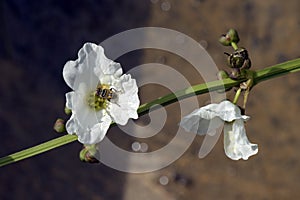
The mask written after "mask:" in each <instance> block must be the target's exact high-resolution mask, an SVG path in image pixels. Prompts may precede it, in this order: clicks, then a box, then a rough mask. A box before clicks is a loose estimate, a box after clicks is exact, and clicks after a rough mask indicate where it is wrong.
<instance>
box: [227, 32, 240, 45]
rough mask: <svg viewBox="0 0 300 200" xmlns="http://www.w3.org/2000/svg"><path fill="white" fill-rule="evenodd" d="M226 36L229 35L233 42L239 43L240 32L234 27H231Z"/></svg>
mask: <svg viewBox="0 0 300 200" xmlns="http://www.w3.org/2000/svg"><path fill="white" fill-rule="evenodd" d="M226 36H228V37H229V38H230V41H231V42H234V43H238V42H239V41H240V38H239V35H238V32H237V31H236V30H235V29H233V28H231V29H229V31H228V32H227V34H226Z"/></svg>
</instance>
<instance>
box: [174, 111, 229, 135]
mask: <svg viewBox="0 0 300 200" xmlns="http://www.w3.org/2000/svg"><path fill="white" fill-rule="evenodd" d="M223 123H224V122H223V121H222V120H221V119H220V118H218V117H216V116H213V115H211V113H210V112H207V110H206V109H203V108H199V109H196V110H194V111H193V112H192V113H191V114H189V115H187V116H185V117H184V118H182V120H181V121H180V123H179V126H181V127H182V128H184V129H185V131H188V132H192V133H197V134H199V135H205V134H209V135H214V134H215V132H216V129H217V128H219V127H220V126H222V124H223Z"/></svg>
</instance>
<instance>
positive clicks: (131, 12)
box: [0, 0, 150, 199]
mask: <svg viewBox="0 0 300 200" xmlns="http://www.w3.org/2000/svg"><path fill="white" fill-rule="evenodd" d="M149 4H150V2H147V3H145V2H144V1H139V0H134V1H132V0H99V1H98V0H89V1H79V0H72V1H58V0H54V1H53V0H43V1H17V0H7V1H1V2H0V24H1V28H0V69H1V72H0V131H1V135H2V138H1V150H0V156H1V157H2V156H6V155H7V154H8V153H14V152H16V151H19V150H22V149H25V148H28V147H30V146H33V145H36V144H39V143H41V142H44V141H47V140H49V139H52V138H55V137H58V136H59V135H57V134H56V133H54V131H53V130H52V126H53V123H54V121H55V120H56V118H57V117H65V118H66V119H67V117H66V116H65V115H64V113H63V109H64V104H65V93H66V92H68V91H70V89H69V88H68V87H67V85H66V84H65V83H64V81H63V77H62V69H63V66H64V64H65V63H66V61H68V60H75V59H76V58H77V52H78V50H79V49H80V48H81V47H82V45H83V44H84V43H85V42H94V43H101V42H102V41H103V40H105V39H107V38H108V37H110V36H112V35H114V34H117V33H119V32H121V31H125V30H128V29H132V28H137V27H141V26H145V25H146V24H147V19H148V15H149V6H150V5H149ZM132 58H133V57H129V58H128V59H127V58H126V57H124V58H122V60H121V61H122V65H123V62H124V63H125V64H124V65H123V67H124V71H127V70H128V69H130V68H131V67H134V66H135V65H137V64H138V63H139V59H140V56H139V54H138V53H137V56H135V57H134V59H132ZM113 131H118V130H117V129H114V130H113ZM119 139H120V140H121V141H126V140H122V137H121V136H120V137H119ZM81 147H82V146H81V144H79V143H78V142H74V143H72V144H69V145H67V146H64V147H60V148H58V149H55V150H52V151H50V152H47V153H44V154H42V155H39V156H36V157H34V158H30V159H26V160H24V161H21V162H18V163H15V164H12V165H9V166H5V167H3V168H1V173H0V180H1V182H0V199H122V194H123V185H124V184H125V174H124V173H120V172H117V171H116V170H113V169H111V168H108V167H106V166H104V165H102V164H96V165H93V164H86V163H82V162H81V161H80V160H79V151H80V149H81Z"/></svg>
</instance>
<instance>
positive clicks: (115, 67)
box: [88, 43, 123, 77]
mask: <svg viewBox="0 0 300 200" xmlns="http://www.w3.org/2000/svg"><path fill="white" fill-rule="evenodd" d="M88 44H89V46H90V48H91V49H92V50H93V51H94V52H95V63H96V67H95V68H94V72H95V74H96V75H97V76H98V77H102V76H103V75H114V76H116V77H119V76H121V75H122V73H123V70H122V68H121V65H120V63H116V62H114V61H112V60H110V59H108V58H107V57H106V56H105V54H104V49H103V47H101V46H99V45H96V44H92V43H88Z"/></svg>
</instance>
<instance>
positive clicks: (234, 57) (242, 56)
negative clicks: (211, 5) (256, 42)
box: [219, 29, 251, 80]
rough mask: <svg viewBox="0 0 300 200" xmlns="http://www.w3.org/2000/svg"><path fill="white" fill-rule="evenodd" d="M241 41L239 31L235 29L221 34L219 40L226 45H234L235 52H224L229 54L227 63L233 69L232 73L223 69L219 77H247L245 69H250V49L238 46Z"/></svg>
mask: <svg viewBox="0 0 300 200" xmlns="http://www.w3.org/2000/svg"><path fill="white" fill-rule="evenodd" d="M239 41H240V39H239V36H238V33H237V31H236V30H234V29H229V31H228V32H227V33H226V34H223V35H221V37H220V39H219V42H220V43H221V44H222V45H224V46H232V47H233V49H234V52H233V53H227V52H224V54H225V55H227V56H228V58H227V64H228V66H229V67H230V68H231V69H232V71H231V72H230V73H227V72H226V71H221V72H220V73H219V78H221V79H223V78H227V77H230V78H232V79H235V80H237V79H243V78H245V75H244V73H243V72H244V69H250V67H251V60H250V58H249V55H248V51H247V50H246V49H245V48H238V46H237V43H238V42H239Z"/></svg>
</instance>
